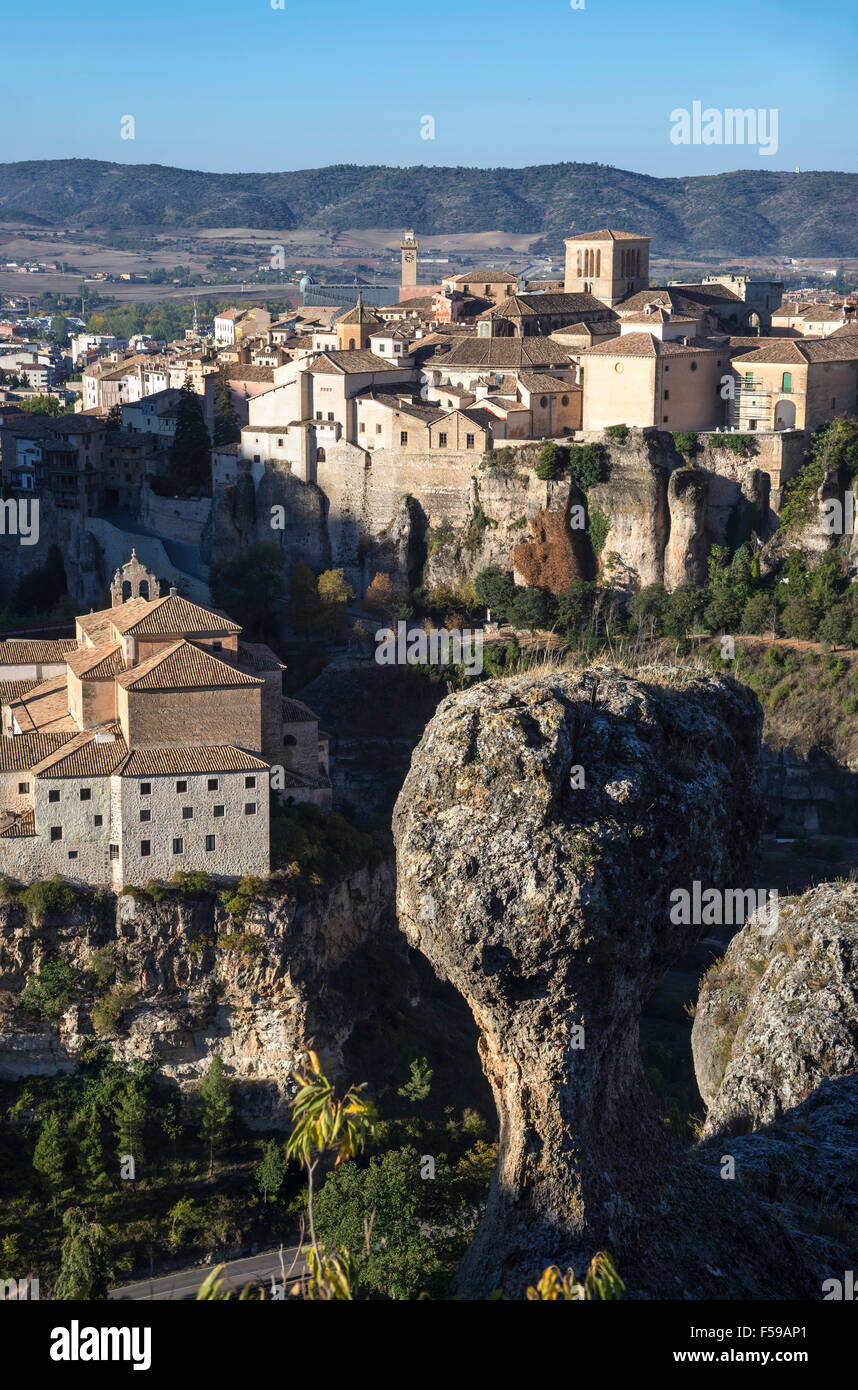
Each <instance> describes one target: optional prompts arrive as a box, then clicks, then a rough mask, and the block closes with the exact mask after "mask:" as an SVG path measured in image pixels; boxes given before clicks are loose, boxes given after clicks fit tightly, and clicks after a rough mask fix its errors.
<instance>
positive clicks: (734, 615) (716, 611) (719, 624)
mask: <svg viewBox="0 0 858 1390" xmlns="http://www.w3.org/2000/svg"><path fill="white" fill-rule="evenodd" d="M703 621H704V623H705V624H706V626H707V628H708V629H709V631H710V632H730V631H732V630H733V629H734V628H735V627H736V626H737V625H738V621H739V602H738V599H737V598H736V595H735V594H734V593H733V590H732V589H731V588H730V586H729V585H728V584H718V585H716V586H715V588H714V590H713V591H712V597H711V598H710V600H709V602H708V603H707V605H706V607H705V608H704V610H703Z"/></svg>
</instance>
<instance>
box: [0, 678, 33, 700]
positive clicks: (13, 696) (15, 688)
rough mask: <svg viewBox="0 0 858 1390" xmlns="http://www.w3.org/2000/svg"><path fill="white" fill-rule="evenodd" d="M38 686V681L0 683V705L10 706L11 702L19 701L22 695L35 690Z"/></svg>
mask: <svg viewBox="0 0 858 1390" xmlns="http://www.w3.org/2000/svg"><path fill="white" fill-rule="evenodd" d="M38 684H39V682H38V681H0V705H11V703H12V701H13V700H20V698H21V696H22V695H26V694H28V693H29V691H31V690H35V688H36V686H37V685H38Z"/></svg>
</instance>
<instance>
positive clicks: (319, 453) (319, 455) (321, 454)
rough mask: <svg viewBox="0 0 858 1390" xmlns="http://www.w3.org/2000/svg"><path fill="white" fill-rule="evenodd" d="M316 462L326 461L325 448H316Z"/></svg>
mask: <svg viewBox="0 0 858 1390" xmlns="http://www.w3.org/2000/svg"><path fill="white" fill-rule="evenodd" d="M316 462H317V463H324V462H325V451H324V449H317V450H316Z"/></svg>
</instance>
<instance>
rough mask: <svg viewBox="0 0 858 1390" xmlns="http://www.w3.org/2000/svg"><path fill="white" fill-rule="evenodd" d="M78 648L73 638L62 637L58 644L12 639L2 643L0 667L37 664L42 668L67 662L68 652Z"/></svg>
mask: <svg viewBox="0 0 858 1390" xmlns="http://www.w3.org/2000/svg"><path fill="white" fill-rule="evenodd" d="M76 646H77V643H76V642H75V640H74V638H73V637H61V638H60V639H59V640H58V641H56V642H30V641H26V640H24V641H18V640H16V639H14V638H13V639H10V640H8V641H5V642H0V666H24V665H26V664H27V662H36V663H38V664H40V665H42V666H44V665H47V664H48V663H49V662H57V661H65V659H66V655H67V653H68V652H73V651H74V650H75V648H76Z"/></svg>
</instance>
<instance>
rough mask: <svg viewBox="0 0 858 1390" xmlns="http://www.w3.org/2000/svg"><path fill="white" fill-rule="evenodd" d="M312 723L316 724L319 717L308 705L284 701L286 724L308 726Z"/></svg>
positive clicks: (284, 719) (284, 721)
mask: <svg viewBox="0 0 858 1390" xmlns="http://www.w3.org/2000/svg"><path fill="white" fill-rule="evenodd" d="M311 721H312V722H313V723H314V724H315V723H316V722H317V717H316V715H315V714H314V713H313V711H312V710H311V709H310V708H309V707H308V706H307V705H305V704H302V702H301V701H300V700H289V699H285V700H284V701H283V723H284V724H308V723H310V722H311Z"/></svg>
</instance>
